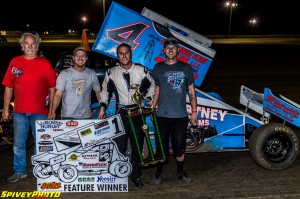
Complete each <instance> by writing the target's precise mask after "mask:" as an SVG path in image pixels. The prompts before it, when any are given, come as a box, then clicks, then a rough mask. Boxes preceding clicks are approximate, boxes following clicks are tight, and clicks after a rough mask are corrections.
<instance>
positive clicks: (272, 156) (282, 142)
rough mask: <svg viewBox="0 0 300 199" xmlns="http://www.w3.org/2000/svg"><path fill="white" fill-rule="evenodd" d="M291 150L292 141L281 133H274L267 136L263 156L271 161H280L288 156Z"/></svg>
mask: <svg viewBox="0 0 300 199" xmlns="http://www.w3.org/2000/svg"><path fill="white" fill-rule="evenodd" d="M291 150H292V142H291V140H290V139H289V137H288V136H287V135H285V134H283V133H275V134H273V135H271V136H269V137H268V138H267V140H266V143H265V146H264V154H265V156H266V157H267V158H268V159H269V160H270V161H272V162H282V161H284V160H286V159H287V158H288V157H289V154H290V152H291Z"/></svg>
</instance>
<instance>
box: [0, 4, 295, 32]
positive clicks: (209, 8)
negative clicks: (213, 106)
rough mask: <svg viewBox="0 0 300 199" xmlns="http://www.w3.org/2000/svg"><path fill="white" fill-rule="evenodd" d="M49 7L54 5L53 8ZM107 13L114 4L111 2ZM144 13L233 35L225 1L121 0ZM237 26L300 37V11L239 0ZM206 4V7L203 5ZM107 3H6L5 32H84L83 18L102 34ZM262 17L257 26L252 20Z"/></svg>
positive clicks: (0, 9) (1, 22) (1, 24)
mask: <svg viewBox="0 0 300 199" xmlns="http://www.w3.org/2000/svg"><path fill="white" fill-rule="evenodd" d="M47 2H48V3H47ZM105 2H106V3H105V4H106V12H107V11H108V9H109V6H110V4H111V2H112V1H111V0H105ZM115 2H117V3H120V4H121V5H123V6H125V7H127V8H129V9H131V10H133V11H135V12H138V13H141V12H142V10H143V8H144V7H146V8H148V9H150V10H152V11H154V12H156V13H158V14H160V15H163V16H164V17H166V18H169V19H171V20H172V21H175V22H177V23H179V24H181V25H183V26H185V27H187V28H189V29H191V30H193V31H195V32H197V33H199V34H202V35H227V34H228V29H229V13H230V12H229V9H228V8H226V7H225V6H224V5H225V1H223V0H193V1H180V0H116V1H115ZM236 2H237V3H238V7H236V8H234V9H233V12H232V21H231V24H232V25H231V34H232V35H250V34H258V35H259V34H260V35H261V34H263V35H264V34H265V35H273V34H276V35H300V23H299V20H300V11H299V8H298V6H297V5H296V4H297V1H292V0H285V1H270V0H237V1H236ZM198 4H200V5H198ZM102 6H103V3H102V0H51V1H41V0H31V1H12V0H1V2H0V31H1V30H26V28H27V27H26V24H30V30H32V31H34V30H35V31H44V30H48V31H50V30H54V31H63V30H67V29H81V28H82V26H83V23H82V21H81V17H82V16H83V15H85V16H87V18H88V21H87V23H86V24H85V27H86V28H88V29H90V30H93V31H99V30H100V27H101V24H102V21H103V11H102V10H103V9H102ZM253 17H256V19H257V20H258V23H257V25H255V26H253V27H251V25H250V23H249V20H250V19H251V18H253Z"/></svg>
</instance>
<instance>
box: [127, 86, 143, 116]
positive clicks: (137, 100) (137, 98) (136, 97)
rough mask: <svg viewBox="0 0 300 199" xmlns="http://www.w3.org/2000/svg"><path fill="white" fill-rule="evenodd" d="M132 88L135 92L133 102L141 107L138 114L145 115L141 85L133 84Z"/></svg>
mask: <svg viewBox="0 0 300 199" xmlns="http://www.w3.org/2000/svg"><path fill="white" fill-rule="evenodd" d="M130 88H131V89H133V90H135V91H134V93H133V94H132V96H131V99H132V101H133V102H134V103H135V104H136V105H138V107H139V109H138V112H139V113H143V109H142V100H143V93H141V92H140V91H139V88H140V85H139V84H132V85H131V87H130Z"/></svg>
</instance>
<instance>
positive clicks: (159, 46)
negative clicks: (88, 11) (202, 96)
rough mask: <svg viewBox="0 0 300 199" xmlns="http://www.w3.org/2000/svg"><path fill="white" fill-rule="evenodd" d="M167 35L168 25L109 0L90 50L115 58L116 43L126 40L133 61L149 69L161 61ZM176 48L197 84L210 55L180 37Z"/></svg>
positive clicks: (205, 71) (198, 84)
mask: <svg viewBox="0 0 300 199" xmlns="http://www.w3.org/2000/svg"><path fill="white" fill-rule="evenodd" d="M170 36H173V35H172V33H171V31H170V30H169V29H168V28H167V27H165V26H162V25H160V24H158V23H155V21H152V20H151V19H149V18H147V17H145V16H142V15H141V14H139V13H136V12H134V11H132V10H130V9H128V8H126V7H124V6H122V5H120V4H118V3H115V2H112V4H111V7H110V9H109V11H108V13H107V16H106V18H105V21H104V23H103V24H102V27H101V29H100V31H99V33H98V36H97V38H96V40H95V43H94V45H93V47H92V50H93V51H96V52H99V53H102V54H105V55H107V56H110V57H113V58H116V59H117V56H116V48H117V46H118V45H119V44H121V43H127V44H129V45H130V46H131V48H132V61H133V62H135V63H138V64H141V65H144V66H146V67H147V68H148V69H149V70H152V69H153V67H154V65H155V64H156V63H158V62H161V61H164V59H165V55H164V53H163V43H164V41H165V39H166V38H168V37H170ZM179 51H180V52H179V54H178V59H179V60H181V61H183V62H186V63H188V64H189V65H190V66H191V67H192V69H193V71H194V79H195V85H196V86H198V87H200V86H201V84H202V81H203V79H204V77H205V75H206V73H207V71H208V69H209V67H210V64H211V62H212V58H211V57H209V56H207V55H206V54H205V53H204V52H202V51H200V50H199V49H195V48H194V47H192V46H190V45H188V44H187V43H185V42H184V41H181V40H179Z"/></svg>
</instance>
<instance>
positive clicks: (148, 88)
mask: <svg viewBox="0 0 300 199" xmlns="http://www.w3.org/2000/svg"><path fill="white" fill-rule="evenodd" d="M117 56H118V59H119V65H117V66H115V67H112V68H110V69H108V71H107V72H106V75H105V78H104V81H103V83H102V92H101V95H100V106H101V108H100V114H99V116H100V119H103V118H105V117H106V115H105V109H106V107H107V105H108V102H109V100H110V97H111V96H112V93H114V94H115V96H116V102H117V108H116V111H117V113H116V114H120V116H121V118H122V122H123V125H124V129H125V135H123V136H119V137H117V138H115V139H114V141H115V143H116V144H117V146H118V148H119V151H120V152H121V153H122V154H123V155H125V152H126V150H127V140H128V138H129V140H130V146H131V149H132V154H131V164H132V167H133V170H132V173H131V176H130V177H131V180H132V182H133V183H134V184H135V185H136V186H137V187H142V186H144V184H143V182H142V180H141V175H142V168H141V167H140V166H139V163H140V155H139V154H140V151H139V150H140V149H143V144H144V136H145V135H144V133H143V131H142V128H141V126H143V121H142V117H131V118H130V117H128V115H130V114H131V113H136V112H137V113H139V114H141V113H142V111H143V110H142V108H141V102H142V100H143V99H150V100H152V98H153V96H154V89H155V85H154V80H153V79H152V77H151V74H150V72H149V71H148V70H147V69H146V68H145V67H144V66H141V65H137V64H134V63H132V51H131V47H130V46H129V45H128V44H126V43H122V44H120V45H119V46H118V47H117ZM130 120H131V121H130ZM131 125H134V129H135V132H132V131H133V129H132V128H131ZM136 141H137V143H138V146H137V145H136Z"/></svg>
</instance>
